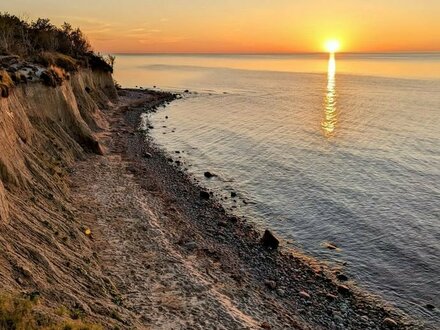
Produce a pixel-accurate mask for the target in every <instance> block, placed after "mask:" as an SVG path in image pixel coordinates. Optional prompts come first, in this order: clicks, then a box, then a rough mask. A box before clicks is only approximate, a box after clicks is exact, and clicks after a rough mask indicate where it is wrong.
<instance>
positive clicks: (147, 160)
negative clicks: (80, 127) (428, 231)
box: [71, 90, 422, 329]
mask: <svg viewBox="0 0 440 330" xmlns="http://www.w3.org/2000/svg"><path fill="white" fill-rule="evenodd" d="M173 98H174V96H173V95H171V94H168V93H158V92H152V91H139V90H122V91H120V99H119V105H118V106H117V107H114V108H112V109H111V110H109V111H107V112H106V117H107V120H108V121H109V124H110V125H109V129H108V130H106V131H103V132H101V133H100V134H99V135H100V136H99V139H100V143H101V144H102V145H103V146H104V147H105V149H106V150H105V154H104V156H97V155H89V156H87V158H86V159H85V160H83V161H80V162H78V163H77V165H76V167H75V168H74V171H73V174H72V175H71V182H74V185H72V193H73V196H72V199H73V200H74V201H76V202H75V203H76V216H78V217H79V218H81V219H84V222H85V223H86V224H88V225H89V227H90V228H91V229H92V244H93V249H94V251H95V253H96V257H97V259H98V260H100V263H101V267H102V269H103V272H104V274H105V276H107V277H108V278H109V279H111V281H112V283H114V286H115V290H116V292H117V295H115V300H117V301H115V303H117V305H118V306H120V309H119V313H120V316H118V317H119V318H120V319H121V322H122V323H123V324H125V326H126V327H127V328H137V329H388V328H393V329H419V328H422V326H420V325H417V324H416V322H414V321H413V320H411V319H409V318H407V317H405V316H404V315H403V314H402V313H400V312H399V311H396V310H394V309H393V308H391V307H390V306H387V305H386V304H385V303H383V302H382V301H380V299H378V298H374V297H372V296H370V295H368V294H366V293H365V292H362V291H361V290H360V289H358V288H356V286H355V285H354V284H353V283H350V281H341V280H338V279H337V277H336V274H335V273H334V272H333V271H332V270H330V269H327V268H326V266H325V265H322V264H320V263H319V262H318V261H316V260H313V259H311V258H308V257H306V256H305V255H304V254H302V253H301V252H300V251H294V250H291V249H288V248H287V247H285V246H284V245H283V242H282V241H281V245H280V247H279V248H278V249H270V248H267V247H265V246H263V244H261V241H260V240H261V237H262V235H263V231H262V230H261V229H257V228H256V227H255V226H254V225H253V224H251V223H250V222H248V221H246V219H242V218H236V217H234V216H232V215H229V214H227V213H226V212H225V210H224V208H223V207H222V206H221V205H220V204H219V203H218V202H217V201H215V200H214V198H213V197H212V195H209V197H208V196H204V195H203V194H202V195H201V190H202V189H201V188H200V187H199V186H198V185H197V183H196V182H194V179H193V178H191V177H190V176H188V175H187V174H185V172H184V171H183V170H182V169H181V168H180V167H179V165H178V164H176V163H173V162H171V161H170V159H169V157H167V155H166V154H164V153H163V151H161V150H160V149H158V148H157V147H156V146H155V145H154V141H152V140H151V138H149V137H148V132H144V131H142V130H140V129H139V127H140V115H141V114H142V113H144V112H147V111H154V110H155V108H156V107H158V106H161V105H162V104H165V103H166V102H170V101H172V100H173ZM153 129H154V128H153ZM340 278H342V277H340Z"/></svg>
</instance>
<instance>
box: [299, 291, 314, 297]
mask: <svg viewBox="0 0 440 330" xmlns="http://www.w3.org/2000/svg"><path fill="white" fill-rule="evenodd" d="M299 296H300V297H301V298H304V299H310V298H311V297H310V295H309V294H308V293H307V292H305V291H301V292H300V293H299Z"/></svg>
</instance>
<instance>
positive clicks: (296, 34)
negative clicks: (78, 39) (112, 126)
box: [0, 0, 440, 53]
mask: <svg viewBox="0 0 440 330" xmlns="http://www.w3.org/2000/svg"><path fill="white" fill-rule="evenodd" d="M0 11H4V12H9V13H11V14H15V15H18V16H23V17H28V18H30V19H35V18H37V17H47V18H50V19H51V20H52V22H53V23H55V24H57V25H60V24H62V23H63V22H64V21H68V22H70V23H71V24H72V25H74V26H77V27H80V28H81V29H82V30H83V31H84V32H85V33H86V35H87V36H88V38H89V40H90V42H91V44H92V46H93V48H94V49H95V50H97V51H100V52H105V53H296V52H321V51H324V50H325V49H324V44H325V41H326V40H328V39H337V40H339V41H340V43H341V51H345V52H391V51H440V0H333V1H328V0H223V1H218V0H209V1H208V0H159V1H157V0H74V1H68V0H12V1H11V0H0Z"/></svg>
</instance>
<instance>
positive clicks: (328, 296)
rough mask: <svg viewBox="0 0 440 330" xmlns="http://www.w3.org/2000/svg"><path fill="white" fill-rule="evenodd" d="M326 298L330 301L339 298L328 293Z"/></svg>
mask: <svg viewBox="0 0 440 330" xmlns="http://www.w3.org/2000/svg"><path fill="white" fill-rule="evenodd" d="M325 296H326V297H327V299H329V300H336V299H337V298H338V297H337V296H335V295H334V294H331V293H327V294H326V295H325Z"/></svg>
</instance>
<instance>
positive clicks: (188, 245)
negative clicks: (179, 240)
mask: <svg viewBox="0 0 440 330" xmlns="http://www.w3.org/2000/svg"><path fill="white" fill-rule="evenodd" d="M183 246H184V247H185V248H186V249H187V250H190V251H193V250H195V249H196V248H197V243H196V242H193V241H191V242H187V243H185V244H184V245H183Z"/></svg>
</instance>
